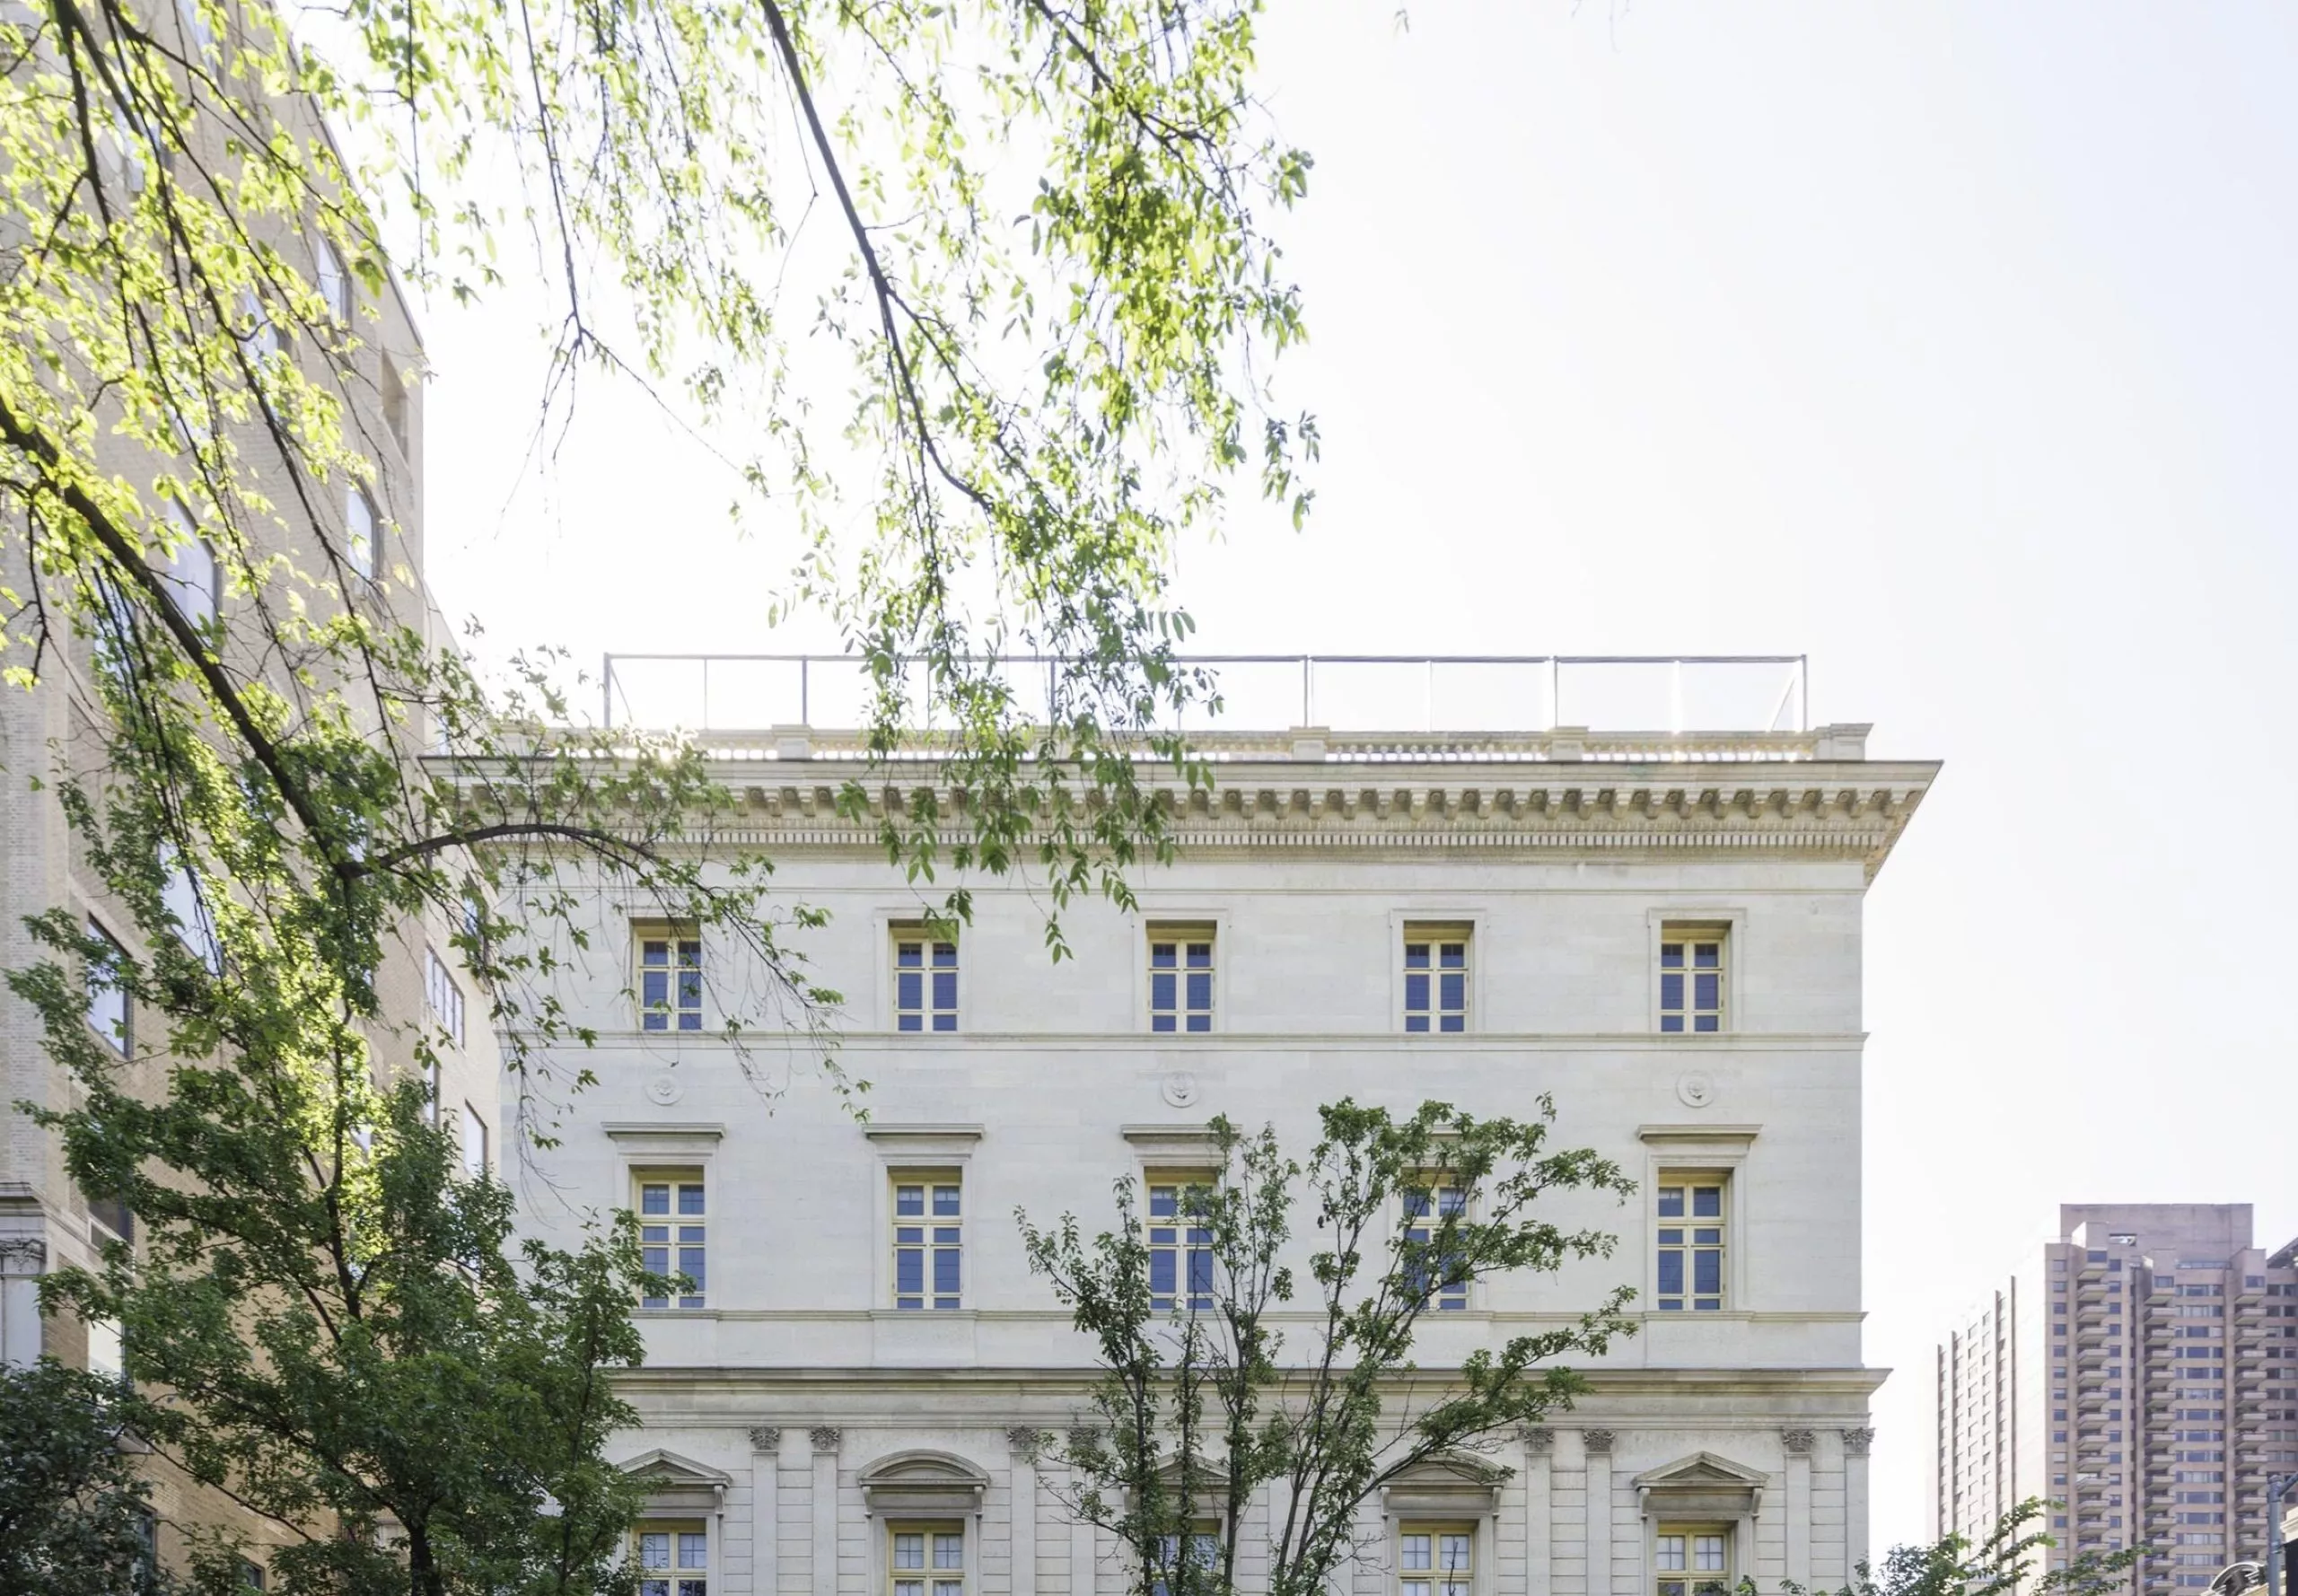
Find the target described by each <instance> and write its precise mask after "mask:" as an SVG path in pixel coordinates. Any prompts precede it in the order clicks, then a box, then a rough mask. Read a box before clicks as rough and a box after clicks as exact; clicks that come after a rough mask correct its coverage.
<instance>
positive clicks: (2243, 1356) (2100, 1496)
mask: <svg viewBox="0 0 2298 1596" xmlns="http://www.w3.org/2000/svg"><path fill="white" fill-rule="evenodd" d="M1934 1382H1935V1390H1936V1392H1937V1403H1936V1412H1937V1423H1936V1426H1935V1429H1934V1434H1933V1437H1932V1477H1931V1479H1930V1481H1929V1482H1928V1488H1929V1491H1930V1495H1931V1508H1932V1528H1933V1533H1934V1535H1945V1534H1948V1533H1950V1532H1953V1531H1960V1532H1961V1533H1963V1534H1966V1535H1972V1536H1975V1537H1977V1536H1984V1535H1985V1533H1986V1532H1987V1530H1988V1529H1990V1528H1992V1527H1993V1525H1994V1524H1995V1521H1996V1520H1997V1519H1998V1518H1999V1517H2000V1516H2001V1515H2002V1514H2003V1513H2005V1512H2007V1511H2008V1510H2009V1509H2010V1508H2011V1507H2012V1506H2013V1504H2017V1503H2019V1502H2022V1501H2025V1500H2027V1499H2028V1498H2030V1497H2039V1498H2041V1499H2043V1500H2045V1501H2047V1502H2048V1503H2049V1504H2050V1508H2049V1515H2050V1516H2049V1518H2048V1520H2047V1521H2046V1525H2045V1527H2046V1528H2047V1529H2048V1530H2049V1532H2050V1533H2051V1534H2052V1535H2054V1536H2055V1537H2057V1539H2058V1542H2059V1544H2058V1545H2057V1547H2055V1548H2052V1549H2051V1551H2050V1553H2049V1554H2048V1563H2047V1564H2046V1565H2045V1566H2051V1565H2064V1564H2065V1563H2066V1560H2067V1558H2068V1557H2070V1556H2072V1555H2074V1554H2077V1553H2080V1552H2083V1551H2110V1550H2116V1549H2119V1548H2124V1547H2128V1546H2136V1545H2145V1546H2147V1547H2150V1548H2153V1553H2152V1555H2150V1556H2149V1557H2147V1558H2146V1559H2145V1561H2144V1562H2143V1563H2142V1564H2141V1565H2139V1566H2138V1567H2137V1568H2136V1569H2135V1570H2134V1571H2133V1574H2132V1583H2131V1588H2132V1589H2133V1590H2134V1591H2136V1592H2145V1593H2147V1596H2172V1593H2174V1592H2180V1591H2199V1590H2205V1589H2207V1588H2208V1587H2209V1584H2210V1582H2211V1580H2212V1579H2213V1578H2214V1577H2215V1576H2216V1574H2218V1572H2219V1570H2221V1569H2222V1568H2224V1567H2225V1566H2226V1565H2228V1564H2230V1563H2232V1562H2236V1561H2238V1560H2243V1559H2262V1558H2263V1557H2264V1556H2265V1550H2266V1546H2267V1539H2268V1537H2269V1536H2270V1535H2272V1534H2273V1533H2275V1530H2274V1529H2273V1527H2272V1526H2271V1525H2270V1524H2269V1522H2268V1517H2267V1514H2268V1509H2267V1480H2268V1478H2270V1477H2271V1476H2273V1475H2276V1474H2289V1473H2294V1472H2298V1241H2294V1242H2292V1243H2291V1244H2289V1245H2287V1246H2285V1247H2283V1248H2281V1249H2280V1250H2277V1251H2275V1252H2273V1253H2271V1254H2269V1253H2267V1251H2265V1250H2261V1249H2260V1248H2259V1247H2258V1246H2257V1245H2256V1244H2255V1242H2254V1240H2253V1235H2252V1229H2251V1212H2250V1205H2249V1204H2248V1203H2070V1204H2066V1205H2064V1206H2061V1207H2060V1209H2059V1211H2058V1228H2057V1234H2056V1235H2055V1236H2053V1237H2051V1238H2050V1239H2049V1240H2048V1241H2045V1242H2044V1243H2043V1244H2042V1245H2041V1246H2040V1247H2039V1248H2038V1249H2037V1250H2036V1251H2035V1253H2034V1256H2033V1257H2032V1258H2030V1259H2029V1260H2028V1261H2027V1263H2026V1264H2025V1265H2024V1266H2023V1267H2021V1268H2020V1269H2019V1270H2018V1271H2017V1272H2016V1273H2014V1274H2013V1276H2011V1278H2010V1279H2009V1280H2007V1281H2005V1282H2004V1285H2003V1286H2002V1288H2001V1289H2000V1290H1997V1291H1995V1292H1993V1293H1990V1294H1989V1295H1988V1297H1987V1301H1986V1302H1982V1303H1980V1304H1978V1306H1977V1307H1975V1308H1974V1309H1973V1310H1972V1311H1970V1312H1969V1313H1968V1314H1966V1315H1965V1316H1964V1320H1963V1322H1962V1324H1961V1325H1960V1326H1959V1327H1958V1328H1957V1329H1955V1330H1954V1331H1953V1332H1952V1334H1951V1335H1950V1336H1949V1337H1948V1338H1947V1339H1946V1340H1945V1341H1944V1342H1943V1343H1941V1344H1940V1346H1939V1350H1938V1354H1937V1365H1936V1368H1935V1370H1934Z"/></svg>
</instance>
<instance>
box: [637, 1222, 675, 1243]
mask: <svg viewBox="0 0 2298 1596" xmlns="http://www.w3.org/2000/svg"><path fill="white" fill-rule="evenodd" d="M638 1239H639V1240H640V1241H669V1240H670V1239H671V1227H670V1226H669V1225H667V1224H642V1225H640V1226H639V1227H638Z"/></svg>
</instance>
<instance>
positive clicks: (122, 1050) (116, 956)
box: [88, 919, 136, 1058]
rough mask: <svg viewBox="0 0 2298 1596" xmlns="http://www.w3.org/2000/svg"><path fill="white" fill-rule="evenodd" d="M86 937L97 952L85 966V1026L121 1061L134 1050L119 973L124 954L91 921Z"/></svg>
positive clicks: (129, 1011)
mask: <svg viewBox="0 0 2298 1596" xmlns="http://www.w3.org/2000/svg"><path fill="white" fill-rule="evenodd" d="M88 934H89V936H91V937H92V938H93V939H94V940H95V941H96V943H98V944H99V945H100V947H101V950H102V951H101V953H100V954H99V955H98V957H96V958H95V959H93V960H90V961H89V964H88V1023H89V1024H90V1025H92V1026H93V1027H94V1028H95V1031H96V1034H97V1035H98V1036H100V1037H101V1038H103V1039H104V1040H105V1042H106V1043H108V1044H109V1045H110V1048H111V1050H112V1051H113V1052H115V1053H117V1054H118V1055H119V1056H120V1057H122V1058H125V1057H127V1055H128V1053H129V1051H130V1050H131V1049H132V1048H134V1046H135V1042H136V1039H135V1036H134V1034H133V1030H134V1010H133V1008H132V1006H131V1005H130V1004H129V1003H128V1001H127V985H126V983H125V978H124V977H123V976H122V974H121V973H120V972H121V971H123V970H124V969H127V950H126V949H125V948H123V947H121V946H120V945H119V942H118V938H116V937H114V936H113V935H112V934H111V933H110V932H109V931H106V930H105V929H104V928H103V926H102V925H100V924H98V923H97V922H96V921H94V920H92V919H91V920H90V921H89V922H88Z"/></svg>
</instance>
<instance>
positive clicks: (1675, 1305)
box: [1660, 1301, 1684, 1590]
mask: <svg viewBox="0 0 2298 1596" xmlns="http://www.w3.org/2000/svg"><path fill="white" fill-rule="evenodd" d="M1683 1307H1684V1305H1683V1304H1682V1303H1681V1302H1675V1301H1669V1302H1662V1303H1661V1304H1660V1311H1661V1312H1662V1313H1680V1312H1682V1311H1683ZM1660 1588H1661V1589H1662V1590H1665V1589H1667V1587H1666V1586H1665V1585H1662V1587H1660ZM1677 1588H1678V1589H1679V1590H1680V1589H1681V1588H1682V1587H1681V1586H1679V1587H1677Z"/></svg>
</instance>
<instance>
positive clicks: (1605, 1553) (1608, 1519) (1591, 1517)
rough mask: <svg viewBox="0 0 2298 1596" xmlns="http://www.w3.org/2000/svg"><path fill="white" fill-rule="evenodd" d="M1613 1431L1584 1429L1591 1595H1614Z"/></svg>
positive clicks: (1582, 1443)
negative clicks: (1586, 1458) (1586, 1459)
mask: <svg viewBox="0 0 2298 1596" xmlns="http://www.w3.org/2000/svg"><path fill="white" fill-rule="evenodd" d="M1612 1439H1613V1437H1612V1433H1611V1432H1610V1431H1609V1430H1583V1431H1581V1432H1580V1445H1581V1447H1582V1449H1583V1451H1585V1452H1586V1453H1587V1455H1588V1596H1612Z"/></svg>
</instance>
